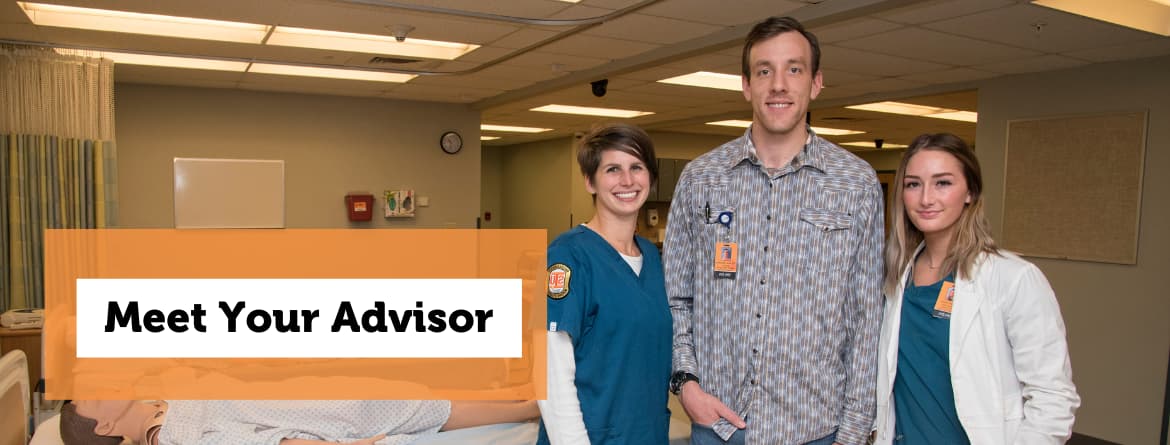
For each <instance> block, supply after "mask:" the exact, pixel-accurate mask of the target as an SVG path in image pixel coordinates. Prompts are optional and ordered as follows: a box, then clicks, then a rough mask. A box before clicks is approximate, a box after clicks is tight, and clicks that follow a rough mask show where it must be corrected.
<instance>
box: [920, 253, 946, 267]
mask: <svg viewBox="0 0 1170 445" xmlns="http://www.w3.org/2000/svg"><path fill="white" fill-rule="evenodd" d="M922 259H924V260H926V267H929V268H930V270H938V268H939V266H942V264H939V265H938V266H935V265H934V264H932V263H934V261H932V260H931V258H930V252H926V255H924V256H923V257H922Z"/></svg>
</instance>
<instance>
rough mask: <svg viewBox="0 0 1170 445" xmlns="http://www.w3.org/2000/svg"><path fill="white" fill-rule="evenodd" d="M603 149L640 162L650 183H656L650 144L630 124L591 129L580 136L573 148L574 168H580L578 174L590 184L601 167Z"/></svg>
mask: <svg viewBox="0 0 1170 445" xmlns="http://www.w3.org/2000/svg"><path fill="white" fill-rule="evenodd" d="M606 150H617V151H620V152H623V153H626V154H629V155H630V156H633V157H636V158H638V159H640V160H642V162H643V163H645V164H646V171H648V172H649V173H650V184H651V185H653V184H654V183H655V182H657V181H658V159H657V158H656V157H655V155H654V142H653V141H651V140H650V135H648V134H646V132H645V131H644V130H642V129H641V128H638V127H635V126H633V125H630V124H609V125H604V126H599V127H595V128H593V131H590V132H589V133H588V134H586V135H585V136H582V137H581V141H580V143H579V145H578V146H577V165H579V166H580V167H581V174H582V175H585V177H586V178H589V180H590V181H593V175H595V174H597V168H598V167H599V166H601V153H602V152H604V151H606Z"/></svg>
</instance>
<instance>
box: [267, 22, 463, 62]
mask: <svg viewBox="0 0 1170 445" xmlns="http://www.w3.org/2000/svg"><path fill="white" fill-rule="evenodd" d="M267 44H269V45H276V46H295V47H298V48H316V49H331V50H337V51H352V52H358V53H368V54H391V55H396V56H405V57H421V58H427V59H442V60H454V59H456V58H458V57H459V56H462V55H464V54H467V53H469V52H471V51H473V50H475V49H476V48H479V45H472V44H468V43H455V42H443V41H437V40H423V39H414V38H410V39H406V40H404V41H401V42H400V41H398V40H397V39H396V38H395V37H394V36H383V35H374V34H355V33H351V32H337V31H324V30H319V29H305V28H293V27H289V26H277V27H276V29H275V30H273V31H272V36H271V37H269V38H268V42H267Z"/></svg>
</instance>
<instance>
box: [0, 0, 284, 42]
mask: <svg viewBox="0 0 1170 445" xmlns="http://www.w3.org/2000/svg"><path fill="white" fill-rule="evenodd" d="M16 4H17V5H19V6H20V8H21V9H23V10H24V13H25V15H27V16H28V18H29V20H31V21H32V22H33V24H35V25H38V26H53V27H62V28H77V29H90V30H95V31H111V32H124V33H131V34H148V35H155V36H166V37H179V38H185V39H200V40H219V41H225V42H243V43H260V42H262V41H263V40H264V36H265V35H267V34H268V28H269V27H268V25H256V24H251V23H238V22H225V21H220V20H206V19H195V18H189V17H172V16H166V15H157V14H140V13H136V12H123V11H112V10H106V9H93V8H78V7H75V6H60V5H50V4H45V3H29V2H16Z"/></svg>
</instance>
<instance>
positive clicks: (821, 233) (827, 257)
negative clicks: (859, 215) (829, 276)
mask: <svg viewBox="0 0 1170 445" xmlns="http://www.w3.org/2000/svg"><path fill="white" fill-rule="evenodd" d="M853 224H854V220H853V215H852V214H850V213H847V212H842V211H837V210H826V209H816V208H803V209H800V229H799V236H800V239H801V241H802V244H803V247H804V249H802V250H803V252H805V254H806V255H807V258H806V262H805V264H806V265H808V267H809V268H810V269H812V270H813V271H815V272H816V273H832V272H834V271H835V270H838V269H839V270H838V271H840V272H844V271H845V270H847V269H848V267H849V266H848V259H849V257H850V255H849V250H850V249H849V246H850V239H851V238H852V235H853V230H850V229H852V228H853Z"/></svg>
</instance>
